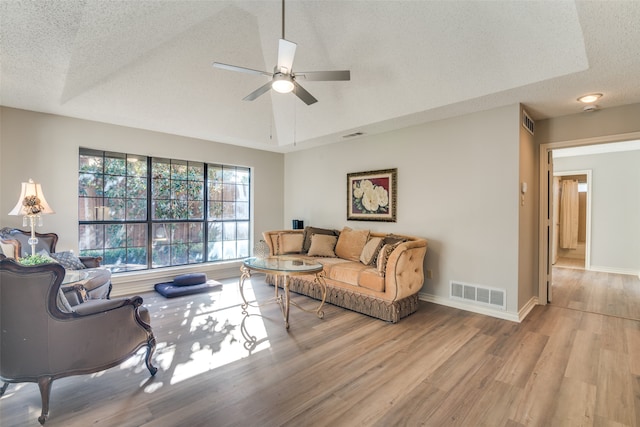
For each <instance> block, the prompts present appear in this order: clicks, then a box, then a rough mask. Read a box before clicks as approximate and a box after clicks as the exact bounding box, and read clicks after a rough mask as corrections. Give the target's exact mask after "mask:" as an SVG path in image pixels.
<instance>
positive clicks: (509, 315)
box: [418, 293, 538, 323]
mask: <svg viewBox="0 0 640 427" xmlns="http://www.w3.org/2000/svg"><path fill="white" fill-rule="evenodd" d="M418 298H419V299H420V300H422V301H427V302H432V303H434V304H439V305H444V306H447V307H452V308H457V309H459V310H464V311H470V312H472V313H478V314H484V315H485V316H491V317H496V318H498V319H503V320H509V321H512V322H518V323H520V322H522V321H523V320H524V318H525V317H527V315H528V314H529V312H530V311H531V310H532V309H533V307H535V306H536V305H537V304H538V297H532V298H531V299H530V300H529V301H528V302H527V303H526V304H525V305H524V306H523V307H522V308H521V309H520V311H519V312H518V313H513V312H509V311H502V310H495V309H493V308H491V307H484V306H479V305H473V304H467V303H465V302H463V301H458V300H453V299H449V298H445V297H439V296H436V295H431V294H425V293H420V294H419V295H418Z"/></svg>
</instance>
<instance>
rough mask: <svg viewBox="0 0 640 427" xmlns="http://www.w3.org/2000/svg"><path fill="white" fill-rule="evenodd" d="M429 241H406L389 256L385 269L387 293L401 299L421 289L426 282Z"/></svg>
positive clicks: (395, 298)
mask: <svg viewBox="0 0 640 427" xmlns="http://www.w3.org/2000/svg"><path fill="white" fill-rule="evenodd" d="M426 253H427V241H426V240H425V239H416V240H410V241H408V242H404V243H401V244H399V245H398V247H397V248H396V249H395V250H394V251H393V252H392V253H391V255H390V256H389V261H388V262H387V268H386V270H385V293H388V294H390V296H392V297H393V299H394V300H399V299H402V298H405V297H408V296H410V295H413V294H415V293H417V292H419V291H420V288H422V285H423V284H424V256H425V254H426Z"/></svg>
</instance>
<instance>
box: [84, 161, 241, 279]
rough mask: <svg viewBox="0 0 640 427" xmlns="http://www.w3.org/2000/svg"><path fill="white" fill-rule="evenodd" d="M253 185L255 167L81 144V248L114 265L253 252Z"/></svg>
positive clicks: (174, 262)
mask: <svg viewBox="0 0 640 427" xmlns="http://www.w3.org/2000/svg"><path fill="white" fill-rule="evenodd" d="M148 171H150V173H148ZM249 190H250V170H249V169H248V168H241V167H234V166H225V165H211V164H204V163H202V162H191V161H184V160H174V159H163V158H147V157H145V156H137V155H130V154H122V153H112V152H102V151H97V150H89V149H81V150H80V155H79V174H78V199H79V202H78V203H79V204H78V213H79V220H80V224H79V227H80V230H79V231H80V242H79V243H80V253H81V255H92V256H102V257H103V264H104V265H107V266H108V267H109V268H111V269H112V270H113V271H127V270H135V269H146V268H157V267H164V266H170V265H183V264H192V263H201V262H206V261H218V260H228V259H237V258H241V257H246V256H249V229H250V227H249V220H250V218H249V212H250V209H249V201H250V197H249ZM148 212H150V215H151V217H150V218H148V217H147V215H148Z"/></svg>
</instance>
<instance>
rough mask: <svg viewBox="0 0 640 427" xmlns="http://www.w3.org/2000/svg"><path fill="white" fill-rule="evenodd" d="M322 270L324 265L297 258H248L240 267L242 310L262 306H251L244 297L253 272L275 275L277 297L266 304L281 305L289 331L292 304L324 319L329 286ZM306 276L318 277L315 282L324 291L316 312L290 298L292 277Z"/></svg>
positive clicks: (285, 324)
mask: <svg viewBox="0 0 640 427" xmlns="http://www.w3.org/2000/svg"><path fill="white" fill-rule="evenodd" d="M322 268H323V267H322V264H320V263H319V262H315V261H310V260H307V259H303V258H296V257H295V256H272V257H267V258H257V257H253V258H247V259H246V260H244V262H243V263H242V266H241V267H240V271H241V272H242V275H241V276H240V295H241V296H242V300H243V301H244V303H243V304H242V310H243V311H244V312H245V313H246V310H247V307H249V306H250V305H251V306H252V307H259V306H260V305H262V304H259V305H252V304H249V303H248V302H247V299H246V298H245V297H244V281H245V279H247V278H249V277H251V271H259V272H261V273H267V274H273V275H274V277H275V284H274V285H275V286H274V287H275V296H274V297H273V299H272V300H270V301H266V302H265V303H270V302H277V303H278V304H279V305H280V309H281V310H282V316H283V317H284V326H285V328H287V329H289V306H290V304H293V305H294V306H296V307H298V308H299V309H300V310H302V311H306V312H309V313H315V314H316V316H318V318H320V319H322V318H323V317H324V312H323V311H322V307H323V306H324V302H325V300H326V299H327V284H326V283H325V281H324V276H323V275H322ZM304 274H314V275H315V276H316V277H315V280H314V282H315V283H317V284H318V285H319V286H320V289H321V290H322V301H321V302H320V305H319V306H318V307H317V308H316V309H315V310H307V309H306V308H304V307H301V306H299V305H298V304H296V302H295V301H291V298H290V297H289V282H290V279H291V276H300V275H304ZM280 286H282V288H283V290H284V292H283V294H282V295H280V294H279V290H278V289H279V288H280ZM265 303H263V304H265Z"/></svg>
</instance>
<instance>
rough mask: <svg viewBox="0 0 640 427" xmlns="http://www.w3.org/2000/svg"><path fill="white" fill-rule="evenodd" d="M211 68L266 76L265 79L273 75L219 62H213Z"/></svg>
mask: <svg viewBox="0 0 640 427" xmlns="http://www.w3.org/2000/svg"><path fill="white" fill-rule="evenodd" d="M213 66H214V67H215V68H220V69H221V70H228V71H240V72H241V73H247V74H258V75H261V76H267V77H272V76H273V73H267V72H266V71H259V70H253V69H251V68H245V67H238V66H237V65H229V64H223V63H221V62H214V63H213Z"/></svg>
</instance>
